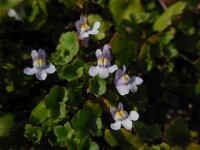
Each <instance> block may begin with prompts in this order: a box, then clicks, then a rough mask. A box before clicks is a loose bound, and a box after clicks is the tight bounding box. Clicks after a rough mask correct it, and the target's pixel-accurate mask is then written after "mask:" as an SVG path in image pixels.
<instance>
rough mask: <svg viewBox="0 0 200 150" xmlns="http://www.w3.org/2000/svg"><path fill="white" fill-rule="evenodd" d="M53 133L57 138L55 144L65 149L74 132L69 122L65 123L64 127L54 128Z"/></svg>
mask: <svg viewBox="0 0 200 150" xmlns="http://www.w3.org/2000/svg"><path fill="white" fill-rule="evenodd" d="M54 133H55V135H56V137H57V142H58V143H59V144H60V146H61V147H66V146H68V144H69V140H70V138H71V137H72V135H73V134H74V130H73V129H72V127H71V125H70V123H69V122H67V123H65V125H64V126H56V127H54Z"/></svg>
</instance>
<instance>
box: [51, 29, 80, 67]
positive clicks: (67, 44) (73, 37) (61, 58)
mask: <svg viewBox="0 0 200 150" xmlns="http://www.w3.org/2000/svg"><path fill="white" fill-rule="evenodd" d="M78 51H79V44H78V39H77V33H76V32H66V33H63V34H62V35H61V37H60V40H59V44H58V45H57V47H56V52H55V53H53V54H52V58H53V62H54V63H55V64H56V65H64V64H66V63H69V62H70V61H72V59H73V57H74V56H76V55H77V53H78Z"/></svg>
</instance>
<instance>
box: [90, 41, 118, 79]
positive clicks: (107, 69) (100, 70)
mask: <svg viewBox="0 0 200 150" xmlns="http://www.w3.org/2000/svg"><path fill="white" fill-rule="evenodd" d="M110 48H111V46H110V45H109V44H106V45H104V47H103V52H102V51H101V49H97V50H96V57H97V66H92V67H90V69H89V75H91V76H93V77H94V76H96V75H97V74H99V77H100V78H103V79H105V78H107V77H108V76H109V73H113V72H114V71H116V70H117V69H118V67H117V65H113V66H111V60H112V58H111V55H110Z"/></svg>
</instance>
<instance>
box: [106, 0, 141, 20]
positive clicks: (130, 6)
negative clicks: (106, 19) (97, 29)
mask: <svg viewBox="0 0 200 150" xmlns="http://www.w3.org/2000/svg"><path fill="white" fill-rule="evenodd" d="M109 9H110V11H111V13H112V15H113V18H114V21H115V22H116V23H118V24H119V23H120V22H121V20H122V19H130V15H134V16H135V17H136V18H137V19H139V18H140V14H141V13H142V12H143V6H142V4H141V3H140V0H129V1H127V0H110V2H109Z"/></svg>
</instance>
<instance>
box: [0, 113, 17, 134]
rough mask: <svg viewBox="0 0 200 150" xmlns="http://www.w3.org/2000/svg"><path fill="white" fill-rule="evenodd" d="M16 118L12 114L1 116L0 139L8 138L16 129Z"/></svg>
mask: <svg viewBox="0 0 200 150" xmlns="http://www.w3.org/2000/svg"><path fill="white" fill-rule="evenodd" d="M14 124H15V123H14V116H13V115H12V114H1V115H0V137H2V136H8V135H9V133H10V132H11V131H12V130H13V129H14Z"/></svg>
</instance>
